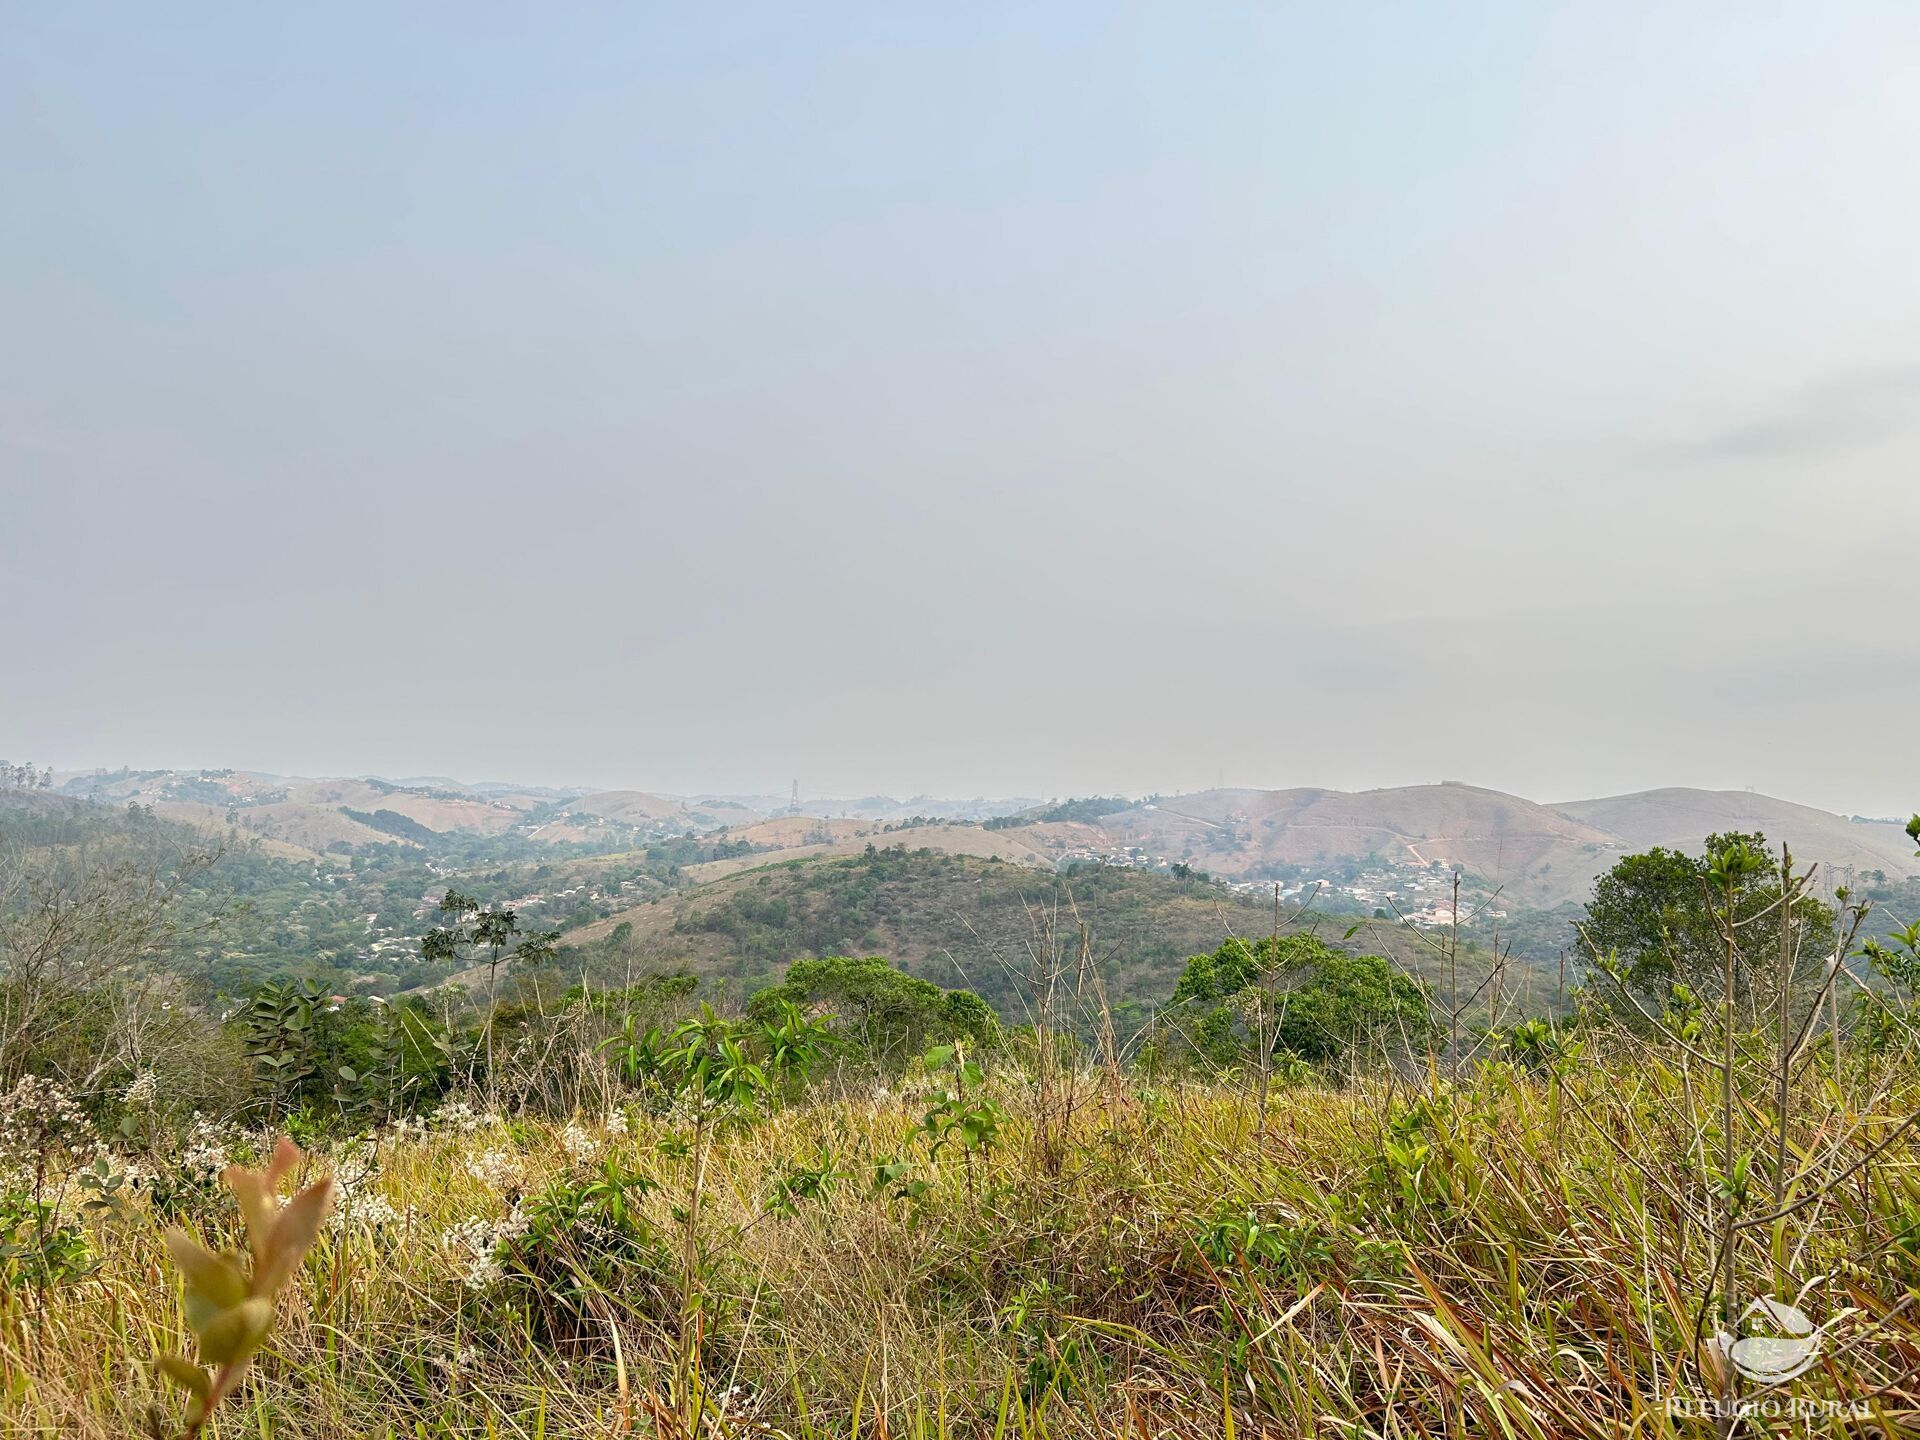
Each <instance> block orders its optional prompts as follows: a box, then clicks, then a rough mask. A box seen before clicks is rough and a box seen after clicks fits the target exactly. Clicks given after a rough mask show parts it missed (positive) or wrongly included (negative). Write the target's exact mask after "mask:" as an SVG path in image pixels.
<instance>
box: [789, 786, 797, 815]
mask: <svg viewBox="0 0 1920 1440" xmlns="http://www.w3.org/2000/svg"><path fill="white" fill-rule="evenodd" d="M787 813H788V814H789V815H798V814H799V813H800V782H799V781H798V780H795V781H794V782H793V799H791V800H789V801H788V802H787Z"/></svg>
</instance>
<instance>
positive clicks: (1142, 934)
mask: <svg viewBox="0 0 1920 1440" xmlns="http://www.w3.org/2000/svg"><path fill="white" fill-rule="evenodd" d="M920 833H921V832H920V831H917V830H916V831H909V832H901V834H900V835H899V836H898V838H899V839H901V840H902V841H903V842H904V844H905V845H907V846H912V845H913V844H914V843H915V837H916V836H917V835H919V834H920ZM1272 920H1273V912H1272V908H1271V906H1270V905H1269V904H1267V903H1265V902H1262V901H1260V900H1258V899H1255V898H1253V897H1251V896H1247V895H1239V894H1235V893H1233V892H1231V891H1228V890H1224V889H1222V888H1221V887H1219V886H1216V885H1209V884H1206V883H1204V882H1199V881H1186V882H1183V881H1178V880H1175V879H1172V878H1171V877H1169V876H1166V875H1159V874H1152V873H1148V872H1143V871H1138V870H1125V869H1121V868H1119V867H1117V866H1107V867H1096V868H1092V869H1088V870H1082V871H1077V872H1075V873H1073V874H1071V875H1053V874H1049V873H1047V872H1045V871H1036V870H1035V869H1033V868H1031V867H1028V866H1022V865H1016V864H1010V863H1007V862H1005V861H994V860H983V859H980V858H977V857H975V856H970V855H958V854H953V853H950V852H941V851H935V850H926V849H911V848H904V849H902V848H879V849H876V851H875V852H874V853H873V854H871V855H869V854H867V853H865V852H864V851H862V852H859V853H856V854H852V855H845V856H809V857H805V858H801V859H795V860H785V861H777V862H774V863H771V864H768V863H764V862H763V863H761V864H759V865H758V866H755V867H753V868H750V869H745V870H740V871H736V872H733V873H731V874H727V875H724V876H721V877H719V878H710V879H707V880H706V881H705V883H701V884H698V885H695V886H694V887H693V888H691V889H688V890H683V891H681V892H679V893H677V894H673V895H668V896H665V897H662V898H660V899H658V900H655V901H653V902H651V903H647V904H641V905H636V906H634V907H632V908H630V909H627V910H624V911H622V912H620V913H619V914H617V915H615V916H613V917H612V918H610V919H606V920H601V921H598V922H596V923H594V924H592V925H588V926H584V927H581V928H578V929H575V930H572V931H569V932H568V933H567V935H566V937H565V942H566V944H568V945H569V946H571V947H573V949H574V951H575V952H576V953H577V954H578V955H580V956H590V957H594V964H595V965H596V966H597V968H598V969H599V970H600V973H601V977H602V978H603V979H614V978H618V977H622V976H624V975H627V974H634V975H638V974H645V973H658V972H661V971H670V970H677V969H685V970H689V971H692V972H694V973H697V974H700V975H702V976H705V977H707V978H708V979H710V980H711V979H717V978H722V977H724V978H725V979H726V980H727V981H728V983H729V984H730V985H732V986H734V987H736V988H738V989H743V990H744V989H752V988H754V987H757V986H759V985H763V984H766V983H768V982H770V981H771V980H774V979H776V978H778V975H779V973H780V971H781V970H782V968H783V967H784V966H785V965H787V964H788V963H790V962H791V961H793V960H795V959H798V958H800V957H802V956H807V955H831V954H852V955H868V954H877V955H885V956H887V957H889V958H890V959H892V960H893V961H894V962H895V963H897V964H898V965H900V966H901V967H902V968H903V969H906V970H908V971H910V972H911V973H913V974H916V975H920V976H922V977H924V978H926V979H929V980H933V981H935V982H937V983H939V984H941V985H945V986H950V987H951V986H965V987H967V988H969V989H973V990H975V991H977V992H979V993H980V994H982V995H984V996H986V997H987V998H988V999H989V1000H991V1001H992V1002H993V1003H994V1005H995V1006H996V1008H998V1009H999V1010H1000V1012H1001V1014H1002V1015H1004V1016H1007V1017H1008V1018H1010V1019H1018V1018H1019V1017H1020V1016H1021V1014H1022V1013H1023V1012H1022V1005H1023V1003H1024V1000H1025V998H1026V997H1025V996H1024V995H1023V985H1022V982H1021V980H1020V978H1019V977H1020V975H1021V973H1022V972H1023V971H1024V970H1025V969H1026V967H1027V966H1028V965H1029V964H1031V963H1032V961H1033V957H1034V956H1035V955H1036V953H1040V952H1043V951H1044V949H1045V947H1046V946H1047V945H1048V944H1049V943H1052V944H1056V945H1064V946H1066V947H1067V951H1068V953H1069V955H1071V954H1072V953H1073V948H1074V947H1075V946H1076V945H1077V944H1078V938H1079V925H1080V923H1081V922H1085V924H1086V926H1087V929H1088V933H1089V935H1090V937H1091V939H1092V942H1093V946H1094V953H1095V955H1096V956H1097V957H1098V958H1099V960H1100V962H1101V972H1102V976H1103V979H1104V981H1105V984H1106V986H1107V988H1108V994H1109V997H1110V1000H1111V1001H1112V1002H1113V1003H1115V1004H1116V1005H1119V1006H1122V1007H1125V1006H1126V1005H1127V1004H1128V1003H1129V1002H1131V1003H1135V1004H1142V1005H1144V1004H1152V1003H1158V1002H1161V1001H1164V1000H1165V999H1166V998H1167V997H1168V995H1170V994H1171V992H1172V989H1173V986H1174V984H1175V983H1176V981H1177V980H1178V979H1179V976H1180V971H1181V968H1182V966H1183V965H1184V963H1185V960H1186V957H1187V956H1189V955H1192V954H1196V953H1198V952H1200V951H1209V950H1213V949H1215V948H1216V947H1218V946H1219V945H1220V943H1221V942H1222V941H1223V940H1224V939H1226V938H1227V937H1228V936H1230V935H1240V936H1243V937H1244V936H1257V935H1260V934H1263V933H1265V932H1266V931H1267V929H1268V927H1269V926H1270V925H1271V924H1272ZM1351 923H1352V921H1351V919H1350V917H1345V916H1342V917H1337V918H1336V917H1325V918H1323V919H1322V920H1321V921H1320V922H1319V923H1318V929H1319V932H1320V933H1321V935H1322V936H1323V938H1325V939H1327V940H1329V941H1331V942H1339V943H1341V944H1343V945H1344V946H1345V947H1346V948H1348V949H1351V950H1356V951H1359V950H1371V951H1376V952H1381V953H1386V954H1390V955H1393V956H1395V958H1396V959H1397V960H1399V962H1400V963H1401V964H1403V965H1405V966H1407V967H1408V968H1409V969H1412V970H1414V971H1416V972H1422V971H1425V970H1426V969H1427V968H1428V967H1429V966H1430V965H1431V963H1432V956H1431V954H1430V953H1429V952H1428V951H1427V950H1426V949H1425V948H1424V947H1423V946H1421V945H1420V943H1419V942H1418V940H1417V939H1416V938H1415V937H1413V936H1412V935H1410V934H1409V933H1408V932H1407V931H1406V929H1405V928H1404V927H1402V926H1400V925H1397V924H1390V923H1378V924H1376V923H1370V922H1362V923H1361V925H1360V926H1359V927H1358V929H1357V931H1356V933H1354V934H1353V935H1351V936H1347V934H1346V931H1347V929H1348V927H1349V926H1350V925H1351ZM622 927H625V928H622ZM576 963H577V962H576ZM1480 963H1481V962H1480V960H1479V957H1478V956H1471V957H1469V958H1468V960H1467V962H1466V965H1465V968H1466V969H1467V970H1468V971H1469V972H1472V973H1476V974H1477V973H1484V972H1482V971H1480V969H1479V966H1480ZM1523 979H1524V977H1523V976H1522V975H1521V974H1520V972H1519V971H1518V970H1517V969H1516V974H1515V981H1514V983H1515V984H1516V985H1517V984H1520V983H1522V982H1523ZM1544 993H1545V992H1544V991H1543V992H1542V995H1543V996H1544Z"/></svg>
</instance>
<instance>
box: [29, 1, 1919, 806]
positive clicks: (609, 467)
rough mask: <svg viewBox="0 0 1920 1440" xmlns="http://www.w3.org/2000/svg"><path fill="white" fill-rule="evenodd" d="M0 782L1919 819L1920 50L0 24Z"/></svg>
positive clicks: (330, 12)
mask: <svg viewBox="0 0 1920 1440" xmlns="http://www.w3.org/2000/svg"><path fill="white" fill-rule="evenodd" d="M7 12H8V13H7V16H6V19H5V22H4V24H0V613H4V615H5V617H6V633H7V642H6V649H7V655H6V659H5V662H4V668H0V676H3V677H4V678H3V679H0V756H5V757H6V758H9V759H13V760H22V759H29V758H30V759H33V760H36V761H40V762H43V763H52V764H56V765H61V766H82V765H95V764H104V765H119V764H122V763H127V764H134V765H234V766H239V767H250V768H260V769H271V770H278V771H286V772H296V773H358V772H367V771H372V772H379V773H387V774H415V773H426V772H437V773H448V774H454V775H458V776H462V777H465V778H469V779H479V778H491V777H499V778H514V779H520V780H527V781H545V782H558V783H591V784H597V785H636V786H642V787H648V788H657V789H671V790H681V791H686V790H694V789H746V788H753V789H766V790H774V791H784V790H785V789H786V787H787V785H788V784H789V782H790V781H791V780H792V779H793V778H794V777H796V776H797V777H799V779H800V782H801V785H802V787H803V788H804V789H805V790H806V791H807V792H808V793H815V794H817V793H841V794H849V793H863V792H867V791H872V790H888V791H893V792H895V793H911V792H917V791H934V792H940V793H948V794H963V795H971V794H977V793H983V792H984V793H988V794H1002V793H1024V794H1068V793H1085V792H1088V791H1094V790H1099V791H1111V790H1123V791H1129V792H1136V793H1137V792H1142V791H1147V790H1155V789H1159V790H1173V789H1179V788H1194V787H1199V786H1204V785H1211V784H1214V783H1215V782H1216V781H1218V780H1225V781H1226V782H1227V783H1229V784H1245V785H1293V784H1321V785H1333V786H1340V787H1345V788H1358V787H1364V786H1370V785H1381V784H1398V783H1407V782H1416V781H1422V780H1434V779H1439V778H1443V777H1458V778H1464V779H1469V780H1472V781H1475V782H1478V783H1482V784H1487V785H1493V786H1497V787H1500V788H1503V789H1510V790H1514V791H1517V792H1519V793H1522V794H1526V795H1530V796H1533V797H1534V798H1537V799H1543V800H1553V799H1564V798H1570V797H1572V796H1575V795H1584V794H1592V793H1602V792H1613V791H1620V790H1629V789H1639V788H1644V787H1647V786H1653V785H1661V784H1699V785H1710V786H1727V787H1734V786H1739V785H1745V784H1752V785H1755V786H1757V787H1759V788H1761V789H1763V790H1767V791H1771V792H1773V793H1776V794H1782V795H1785V796H1788V797H1789V798H1793V799H1800V800H1805V801H1808V802H1810V803H1814V804H1822V805H1825V806H1828V807H1830V808H1837V809H1851V810H1864V811H1869V812H1891V811H1894V810H1900V811H1901V812H1902V813H1904V812H1905V811H1906V810H1909V809H1912V808H1915V807H1916V806H1920V746H1916V743H1915V740H1916V734H1917V733H1920V580H1917V578H1916V577H1917V576H1920V9H1916V8H1915V7H1914V6H1913V5H1911V4H1909V3H1889V4H1886V5H1869V4H1852V3H1838V4H1833V5H1792V6H1790V5H1769V4H1754V3H1752V0H1740V3H1729V4H1725V5H1708V4H1700V5H1693V4H1672V3H1661V4H1657V5H1644V6H1634V5H1600V4H1580V5H1568V6H1553V5H1549V4H1544V3H1540V0H1521V3H1513V4H1505V5H1498V4H1483V5H1431V4H1408V5H1401V6H1386V5H1374V4H1353V5H1347V4H1310V5H1309V4H1258V5H1255V4H1248V5H1211V4H1204V3H1195V0H1179V3H1170V4H1166V5H1160V6H1152V5H1111V4H1100V5H1093V4H1088V5H1076V4H1064V3H1050V4H1044V5H1034V4H1031V3H1021V4H982V3H968V4H963V5H962V4H944V5H916V4H902V3H898V0H893V3H884V4H883V3H876V4H872V5H865V6H851V5H844V6H843V5H831V4H793V3H786V0H783V3H776V4H767V5H750V4H728V5H686V6H679V7H672V8H667V7H659V6H645V5H629V6H623V7H615V6H605V7H585V6H581V7H573V6H563V5H557V4H541V5H512V6H507V5H500V6H482V5H476V4H472V3H460V4H446V5H428V4H405V5H394V4H377V5H374V4H368V5H354V4H328V5H307V6H258V5H237V4H236V5H231V6H223V7H213V6H193V5H149V6H137V5H125V4H121V5H114V6H105V7H99V8H93V7H89V6H86V5H82V4H76V3H62V4H48V5H27V4H15V5H11V6H8V7H7Z"/></svg>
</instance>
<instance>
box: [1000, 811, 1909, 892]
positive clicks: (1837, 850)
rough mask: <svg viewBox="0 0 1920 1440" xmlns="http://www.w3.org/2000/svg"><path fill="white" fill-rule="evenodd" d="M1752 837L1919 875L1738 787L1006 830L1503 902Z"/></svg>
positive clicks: (1064, 851)
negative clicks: (1428, 880)
mask: <svg viewBox="0 0 1920 1440" xmlns="http://www.w3.org/2000/svg"><path fill="white" fill-rule="evenodd" d="M1754 829H1758V830H1762V831H1764V832H1765V833H1766V835H1767V837H1768V839H1770V840H1775V841H1779V840H1784V841H1786V842H1787V843H1788V844H1789V845H1791V846H1792V847H1793V849H1794V852H1795V854H1796V855H1797V856H1798V857H1799V858H1800V859H1801V860H1803V861H1819V862H1821V863H1822V864H1825V865H1829V866H1836V867H1846V866H1852V867H1854V868H1855V869H1856V870H1859V871H1864V870H1868V869H1878V870H1883V871H1885V872H1886V873H1887V874H1888V875H1890V876H1902V875H1911V874H1916V873H1920V863H1916V861H1915V858H1914V854H1913V849H1914V847H1913V845H1912V844H1911V843H1910V842H1909V841H1908V840H1907V838H1906V836H1905V835H1904V834H1903V833H1902V832H1901V830H1900V827H1898V826H1895V825H1888V824H1874V823H1862V822H1857V821H1853V820H1849V819H1847V818H1845V817H1843V816H1839V815H1831V814H1828V813H1827V812H1825V811H1822V810H1814V809H1811V808H1809V807H1807V806H1804V805H1794V804H1790V803H1789V802H1787V801H1784V800H1775V799H1772V798H1770V797H1768V796H1765V795H1756V794H1753V793H1751V792H1749V791H1712V790H1679V789H1672V790H1649V791H1644V792H1641V793H1639V794H1635V795H1620V796H1613V797H1610V798H1608V799H1603V800H1585V801H1574V802H1569V803H1564V804H1558V805H1541V804H1538V803H1536V802H1534V801H1531V800H1524V799H1521V798H1520V797H1519V796H1516V795H1508V794H1505V793H1503V792H1501V791H1498V790H1487V789H1483V788H1481V787H1479V786H1474V785H1462V784H1440V785H1412V786H1403V787H1399V788H1394V789H1382V790H1361V791H1340V790H1317V789H1300V790H1204V791H1201V792H1199V793H1197V794H1193V795H1180V796H1175V797H1172V798H1162V799H1158V800H1156V801H1154V802H1152V803H1146V804H1140V805H1135V806H1130V807H1128V808H1124V809H1116V810H1112V811H1111V812H1109V813H1105V814H1101V815H1099V816H1098V817H1097V818H1094V819H1084V820H1077V821H1071V822H1066V821H1063V822H1051V823H1050V822H1044V821H1043V822H1037V823H1033V824H1029V825H1023V826H1021V827H1020V828H1017V829H1014V830H1011V831H1007V832H1003V833H1008V834H1012V835H1018V836H1020V837H1022V838H1024V839H1026V840H1027V841H1029V842H1030V843H1032V844H1034V845H1035V846H1037V847H1039V848H1041V849H1043V850H1045V851H1047V852H1048V853H1049V854H1052V855H1054V856H1056V857H1068V856H1074V855H1088V856H1092V855H1098V854H1100V853H1101V852H1102V851H1103V850H1123V849H1126V848H1127V847H1132V848H1133V849H1134V850H1136V851H1138V852H1143V853H1144V855H1145V856H1146V857H1148V858H1155V859H1160V860H1165V861H1179V862H1184V863H1186V864H1190V865H1193V866H1195V867H1196V868H1200V869H1205V870H1207V871H1209V872H1211V873H1213V874H1216V875H1223V876H1228V877H1233V878H1257V877H1261V876H1264V875H1270V874H1274V873H1276V872H1278V871H1282V870H1287V869H1296V868H1297V869H1298V870H1301V871H1303V872H1305V873H1307V874H1312V873H1314V872H1316V871H1319V870H1333V869H1337V868H1339V867H1343V866H1344V867H1352V866H1354V865H1359V864H1367V863H1379V864H1381V865H1383V866H1386V867H1389V868H1394V869H1406V868H1419V867H1423V866H1425V867H1440V868H1451V867H1454V866H1458V867H1459V868H1460V869H1461V870H1462V871H1464V872H1465V873H1467V874H1468V875H1470V876H1472V877H1475V878H1476V879H1478V880H1479V881H1482V882H1484V883H1485V884H1486V885H1488V886H1498V887H1500V890H1501V893H1502V895H1503V896H1504V898H1505V899H1506V900H1507V901H1508V902H1509V903H1510V904H1512V905H1515V906H1524V907H1538V908H1548V907H1552V906H1555V905H1562V904H1566V903H1568V902H1570V901H1577V900H1582V899H1584V898H1585V897H1586V896H1587V894H1588V893H1589V891H1590V890H1591V887H1592V884H1593V880H1594V877H1596V876H1597V875H1599V874H1600V873H1602V872H1603V871H1605V870H1606V869H1607V868H1608V867H1609V866H1611V865H1612V864H1613V863H1614V861H1615V860H1616V859H1618V858H1619V857H1620V856H1621V855H1623V854H1630V853H1632V852H1634V851H1638V850H1644V849H1647V848H1648V847H1649V846H1652V845H1667V846H1679V847H1681V848H1684V849H1698V848H1699V846H1700V845H1701V843H1702V842H1703V841H1704V840H1705V839H1706V837H1707V836H1708V835H1710V834H1715V833H1719V832H1724V831H1729V830H1754Z"/></svg>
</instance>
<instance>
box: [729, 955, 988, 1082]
mask: <svg viewBox="0 0 1920 1440" xmlns="http://www.w3.org/2000/svg"><path fill="white" fill-rule="evenodd" d="M783 1005H794V1006H798V1007H801V1008H803V1009H810V1008H813V1007H816V1006H818V1007H824V1008H825V1009H827V1010H830V1011H831V1012H832V1013H833V1015H834V1017H835V1020H836V1021H837V1024H836V1025H835V1027H834V1028H835V1030H836V1032H837V1033H838V1034H839V1035H840V1037H841V1038H842V1039H843V1040H845V1041H847V1042H848V1043H850V1044H852V1045H854V1046H856V1047H857V1048H858V1049H860V1050H861V1051H862V1052H863V1053H864V1054H865V1055H866V1057H867V1059H868V1060H869V1061H871V1062H872V1063H873V1064H875V1065H881V1064H885V1063H887V1062H888V1061H890V1060H895V1061H897V1060H901V1059H904V1058H905V1057H906V1056H909V1055H915V1054H918V1053H919V1052H920V1051H922V1050H924V1049H925V1048H926V1047H927V1045H928V1044H929V1043H930V1042H932V1041H948V1040H955V1039H965V1040H969V1041H971V1042H973V1043H974V1045H975V1047H976V1053H977V1048H978V1047H980V1046H984V1045H988V1044H991V1043H992V1041H993V1039H994V1037H995V1035H996V1034H997V1032H998V1028H999V1021H998V1018H997V1017H996V1016H995V1015H994V1013H993V1009H992V1007H991V1006H989V1005H988V1004H987V1002H986V1001H984V1000H982V999H981V998H980V997H979V996H978V995H975V994H974V993H973V992H972V991H970V990H942V989H941V988H940V987H939V986H938V985H935V984H934V983H933V982H932V981H930V980H920V979H916V978H915V977H913V976H911V975H907V974H904V973H903V972H901V971H899V970H896V969H895V968H894V967H893V966H892V965H891V964H890V963H889V962H888V961H887V960H886V959H885V957H883V956H879V955H868V956H866V957H864V958H860V959H856V958H854V957H853V956H851V955H828V956H824V957H822V958H820V959H817V960H815V959H807V960H796V961H794V962H793V964H791V965H789V966H788V967H787V977H786V980H785V981H784V982H783V983H782V984H779V985H776V986H773V987H771V988H770V989H767V990H762V991H760V992H759V993H758V994H756V995H755V996H754V997H753V998H752V1000H750V1001H749V1002H748V1005H747V1013H748V1014H749V1015H750V1016H753V1017H756V1018H758V1017H767V1016H772V1015H774V1014H776V1013H777V1012H778V1011H779V1009H780V1007H781V1006H783Z"/></svg>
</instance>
